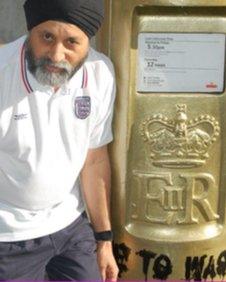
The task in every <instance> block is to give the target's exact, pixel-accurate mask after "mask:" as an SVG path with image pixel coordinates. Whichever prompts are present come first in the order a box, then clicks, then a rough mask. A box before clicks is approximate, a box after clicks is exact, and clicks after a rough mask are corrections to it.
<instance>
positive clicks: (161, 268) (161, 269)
mask: <svg viewBox="0 0 226 282" xmlns="http://www.w3.org/2000/svg"><path fill="white" fill-rule="evenodd" d="M172 268H173V265H172V263H171V261H170V259H169V258H168V257H167V256H166V255H160V256H159V257H157V258H156V260H155V263H154V266H153V271H154V275H153V278H156V279H161V280H166V279H167V278H168V276H169V275H170V274H171V273H172Z"/></svg>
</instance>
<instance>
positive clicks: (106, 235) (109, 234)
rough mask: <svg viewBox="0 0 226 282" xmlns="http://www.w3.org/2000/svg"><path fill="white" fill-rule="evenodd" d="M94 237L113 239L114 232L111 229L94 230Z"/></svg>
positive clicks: (97, 238) (105, 239)
mask: <svg viewBox="0 0 226 282" xmlns="http://www.w3.org/2000/svg"><path fill="white" fill-rule="evenodd" d="M94 237H95V239H96V241H112V240H113V232H112V231H111V230H107V231H102V232H94Z"/></svg>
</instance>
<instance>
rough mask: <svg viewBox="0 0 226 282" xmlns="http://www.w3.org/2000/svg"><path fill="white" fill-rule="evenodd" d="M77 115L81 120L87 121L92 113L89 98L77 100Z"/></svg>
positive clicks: (82, 97)
mask: <svg viewBox="0 0 226 282" xmlns="http://www.w3.org/2000/svg"><path fill="white" fill-rule="evenodd" d="M74 107H75V115H76V117H77V118H79V119H86V118H87V117H88V116H89V115H90V112H91V99H90V97H89V96H81V97H76V98H75V104H74Z"/></svg>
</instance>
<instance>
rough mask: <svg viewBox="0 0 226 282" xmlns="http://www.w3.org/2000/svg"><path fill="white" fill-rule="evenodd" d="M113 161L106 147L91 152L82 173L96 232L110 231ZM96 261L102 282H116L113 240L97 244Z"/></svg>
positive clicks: (89, 210)
mask: <svg viewBox="0 0 226 282" xmlns="http://www.w3.org/2000/svg"><path fill="white" fill-rule="evenodd" d="M110 176H111V173H110V162H109V157H108V151H107V146H103V147H100V148H97V149H90V150H89V151H88V154H87V158H86V161H85V164H84V167H83V169H82V171H81V182H82V190H83V195H84V198H85V202H86V205H87V209H88V213H89V216H90V220H91V222H92V224H93V227H94V230H95V232H101V231H106V230H110V229H111V223H110V178H111V177H110ZM97 260H98V264H99V267H100V272H101V275H102V279H103V280H104V281H105V280H106V279H108V280H112V281H115V280H117V275H118V268H117V265H116V262H115V260H114V257H113V253H112V244H111V242H110V241H100V242H98V243H97Z"/></svg>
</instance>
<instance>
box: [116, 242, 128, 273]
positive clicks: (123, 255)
mask: <svg viewBox="0 0 226 282" xmlns="http://www.w3.org/2000/svg"><path fill="white" fill-rule="evenodd" d="M113 252H114V256H115V260H116V262H117V265H118V268H119V274H118V276H119V278H120V277H122V273H123V272H127V271H128V270H129V269H128V267H127V265H126V262H127V261H128V259H129V256H130V253H131V249H130V248H129V247H128V246H126V244H125V243H121V244H116V243H113Z"/></svg>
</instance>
